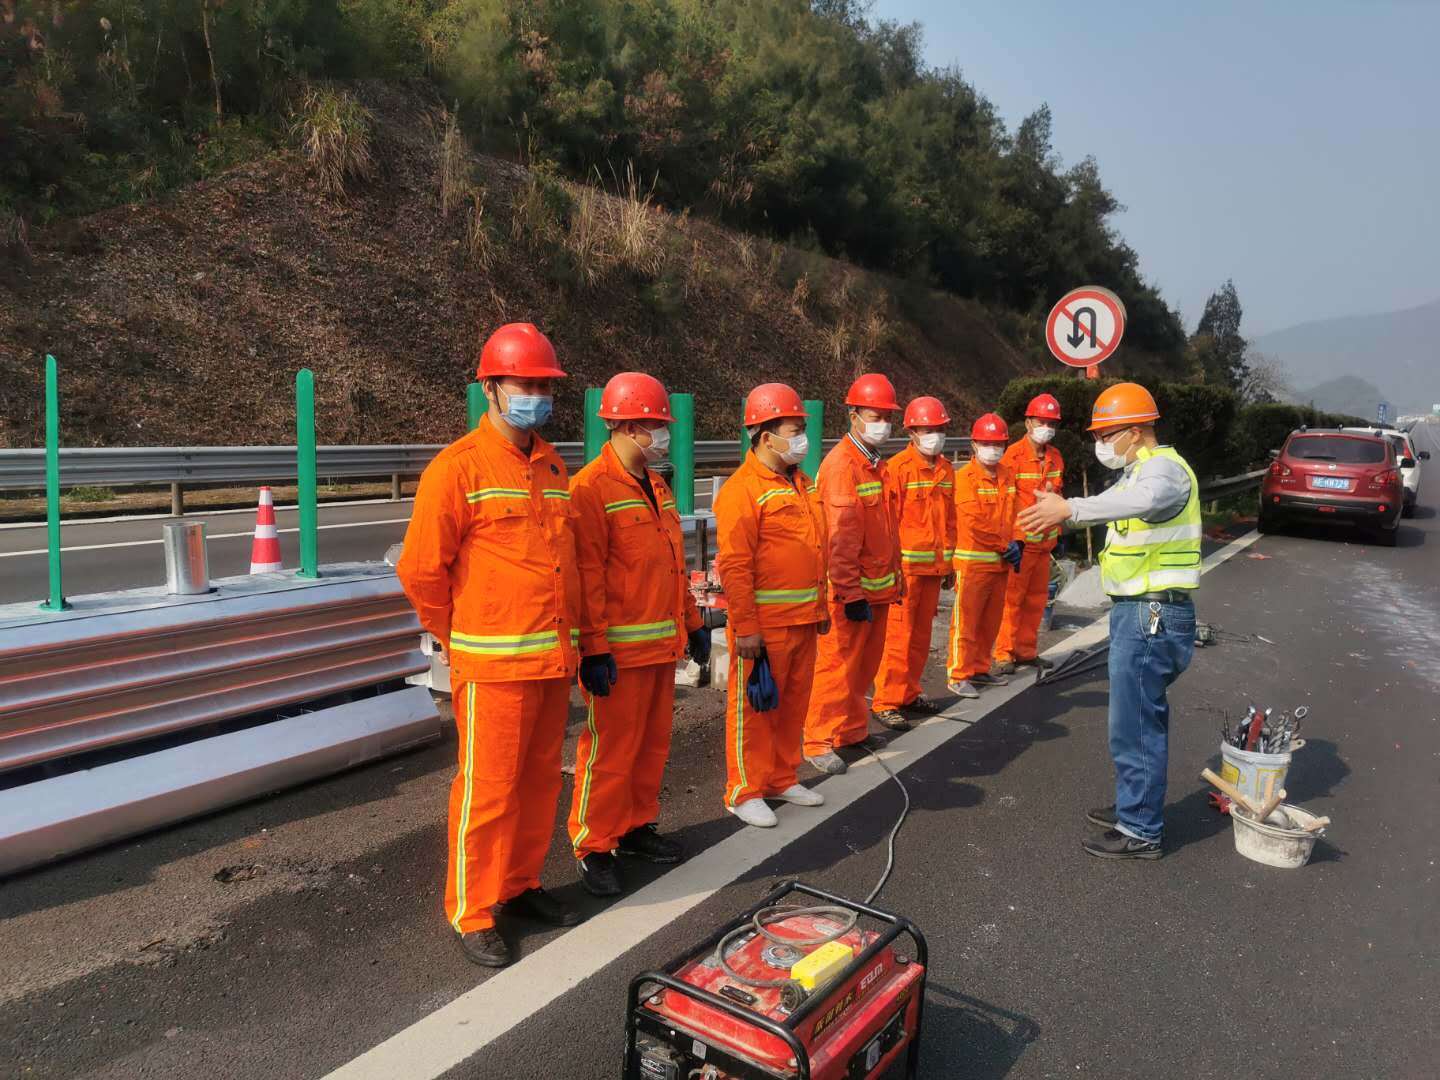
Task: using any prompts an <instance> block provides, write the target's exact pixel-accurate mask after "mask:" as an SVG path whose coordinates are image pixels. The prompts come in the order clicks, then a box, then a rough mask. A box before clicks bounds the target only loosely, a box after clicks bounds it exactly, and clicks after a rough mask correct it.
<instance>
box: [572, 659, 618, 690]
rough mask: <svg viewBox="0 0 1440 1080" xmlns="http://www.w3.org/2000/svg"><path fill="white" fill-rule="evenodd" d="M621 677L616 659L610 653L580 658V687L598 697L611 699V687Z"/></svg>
mask: <svg viewBox="0 0 1440 1080" xmlns="http://www.w3.org/2000/svg"><path fill="white" fill-rule="evenodd" d="M619 677H620V671H619V669H618V668H616V666H615V657H613V656H611V655H610V654H609V653H608V652H607V653H596V654H595V655H594V656H582V657H581V658H580V685H581V686H583V687H585V689H586V690H588V691H589V692H590V693H591V694H593V695H595V696H596V697H609V696H610V687H612V686H614V685H615V681H616V680H617V679H618V678H619Z"/></svg>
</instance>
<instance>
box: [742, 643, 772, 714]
mask: <svg viewBox="0 0 1440 1080" xmlns="http://www.w3.org/2000/svg"><path fill="white" fill-rule="evenodd" d="M745 699H746V700H747V701H749V702H750V708H752V709H754V710H755V711H756V712H770V711H771V710H772V709H778V708H779V707H780V688H779V687H778V686H776V685H775V676H774V674H772V673H771V671H770V657H768V656H766V655H765V654H764V653H761V654H760V659H758V660H756V661H755V666H754V667H752V668H751V669H750V677H749V678H748V679H746V680H745Z"/></svg>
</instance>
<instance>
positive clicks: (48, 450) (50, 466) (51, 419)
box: [40, 353, 70, 611]
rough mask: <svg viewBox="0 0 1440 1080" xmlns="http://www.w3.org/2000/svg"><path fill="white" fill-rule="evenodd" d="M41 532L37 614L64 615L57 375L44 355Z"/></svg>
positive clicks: (58, 382) (56, 368) (50, 359)
mask: <svg viewBox="0 0 1440 1080" xmlns="http://www.w3.org/2000/svg"><path fill="white" fill-rule="evenodd" d="M45 532H46V537H47V539H48V542H49V547H50V597H49V599H48V600H46V601H45V602H44V603H43V604H41V605H40V610H41V611H64V610H65V609H66V608H68V607H69V606H70V605H69V604H68V603H66V602H65V591H64V589H62V588H61V587H60V373H59V369H58V367H57V365H56V363H55V357H53V356H51V355H50V354H49V353H46V354H45Z"/></svg>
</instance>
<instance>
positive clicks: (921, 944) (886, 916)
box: [765, 880, 930, 971]
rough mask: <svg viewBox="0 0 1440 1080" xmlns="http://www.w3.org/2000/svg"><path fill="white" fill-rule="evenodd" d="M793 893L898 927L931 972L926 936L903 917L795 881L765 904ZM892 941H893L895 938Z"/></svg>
mask: <svg viewBox="0 0 1440 1080" xmlns="http://www.w3.org/2000/svg"><path fill="white" fill-rule="evenodd" d="M791 892H800V893H804V894H805V895H807V896H813V897H814V898H815V899H816V900H824V901H825V902H826V903H828V904H837V905H839V906H840V907H846V908H849V909H850V910H851V911H858V912H860V914H862V915H869V916H870V917H871V918H872V919H878V920H879V921H880V922H883V923H889V924H890V925H891V926H894V927H898V928H899V929H900V931H901V933H904V934H908V935H909V937H910V940H912V941H913V942H915V952H916V956H915V959H916V960H917V961H919V963H920V966H921V967H923V968H925V970H926V971H929V970H930V964H929V959H930V947H929V946H928V945H927V944H926V942H925V935H924V934H922V933H921V932H920V928H919V927H918V926H916V925H915V924H914V923H912V922H911V921H910V920H909V919H907V918H905V917H904V916H903V915H896V914H894V913H893V912H889V911H882V910H881V909H880V908H877V907H871V906H870V905H869V904H862V903H860V902H859V901H858V900H847V899H845V898H844V897H843V896H836V895H835V894H834V893H828V892H826V891H825V890H824V889H817V888H816V887H815V886H814V885H806V884H805V883H804V882H803V881H794V880H792V881H787V882H783V883H782V884H781V885H779V886H778V887H777V888H776V889H775V891H774V892H772V893H771V894H770V896H769V897H766V900H765V902H766V903H767V904H768V903H769V902H770V901H771V899H772V898H779V897H781V896H784V895H786V894H787V893H791ZM891 940H893V938H892V939H891Z"/></svg>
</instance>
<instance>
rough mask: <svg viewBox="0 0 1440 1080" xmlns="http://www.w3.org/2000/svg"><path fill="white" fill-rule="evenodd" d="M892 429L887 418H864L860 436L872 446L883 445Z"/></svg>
mask: <svg viewBox="0 0 1440 1080" xmlns="http://www.w3.org/2000/svg"><path fill="white" fill-rule="evenodd" d="M892 430H893V428H892V426H891V424H890V421H889V420H866V421H865V426H864V430H863V432H862V433H861V435H860V438H862V439H864V440H865V442H867V443H869V444H870V445H871V446H872V447H874V446H883V445H884V444H885V440H886V439H888V438H890V432H891V431H892Z"/></svg>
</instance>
